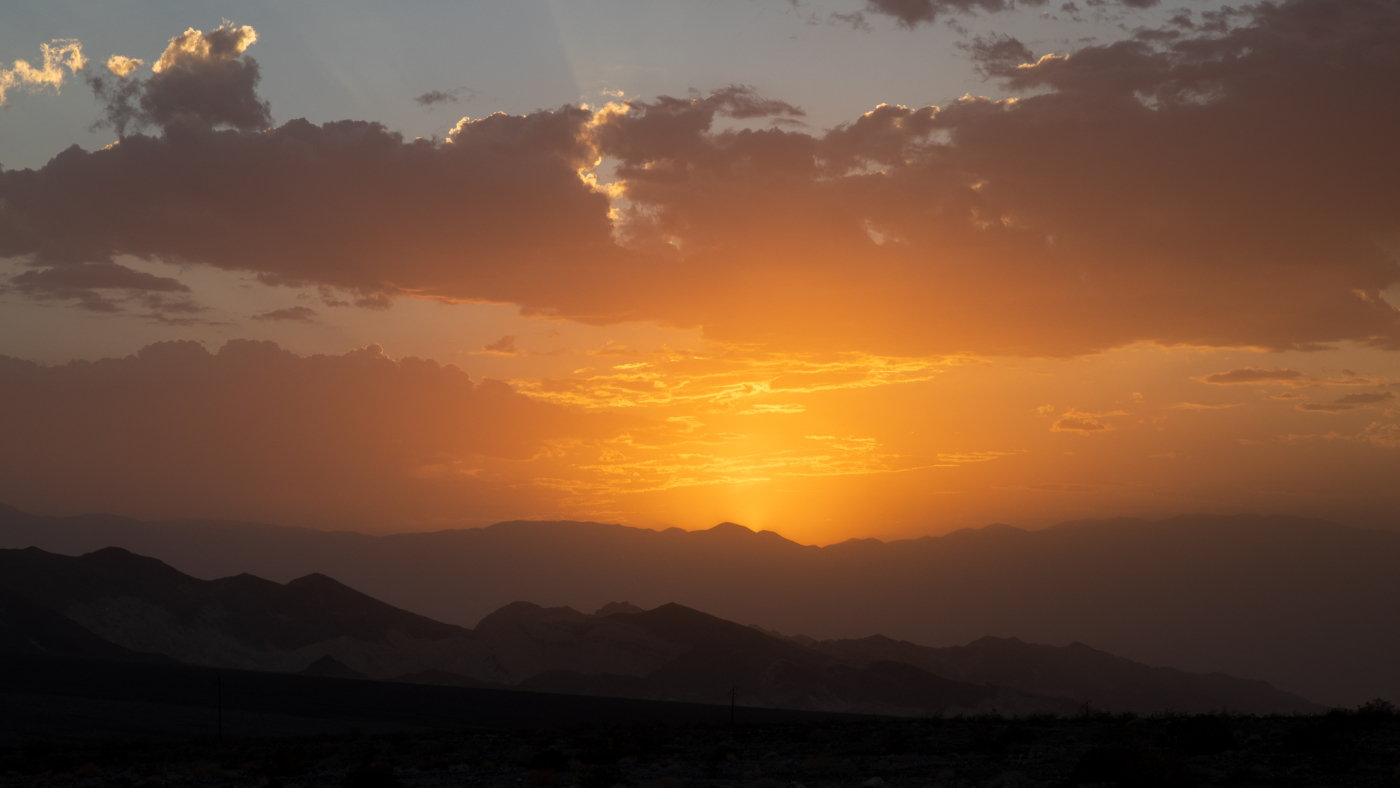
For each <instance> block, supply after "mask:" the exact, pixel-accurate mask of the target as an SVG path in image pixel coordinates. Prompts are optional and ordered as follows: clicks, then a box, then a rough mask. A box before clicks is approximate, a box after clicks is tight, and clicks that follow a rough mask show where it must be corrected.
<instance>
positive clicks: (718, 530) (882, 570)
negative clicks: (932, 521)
mask: <svg viewBox="0 0 1400 788" xmlns="http://www.w3.org/2000/svg"><path fill="white" fill-rule="evenodd" d="M31 545H33V546H38V547H40V548H43V549H45V550H48V551H52V552H56V553H63V554H68V555H78V554H82V553H87V552H91V551H94V550H98V549H100V548H103V547H107V546H120V547H124V548H126V549H129V550H132V551H135V552H137V553H141V554H145V555H150V556H153V557H156V558H159V559H161V560H163V561H165V562H167V563H169V564H170V565H172V566H173V567H175V568H177V569H179V570H181V571H183V572H186V573H188V574H190V575H193V576H195V577H200V578H206V579H212V578H218V577H227V576H230V575H237V574H240V573H251V574H255V575H258V576H260V577H264V578H268V579H269V580H272V581H276V582H279V583H283V582H288V581H291V580H293V579H296V578H302V577H305V576H307V575H310V574H315V573H320V574H323V575H327V576H330V577H334V578H336V579H337V580H339V581H341V582H343V583H346V584H348V585H350V586H352V587H354V588H356V589H359V590H361V591H363V592H364V593H366V594H369V595H370V596H372V597H374V598H376V599H381V600H383V601H384V602H385V603H387V604H390V605H393V606H395V607H398V608H402V609H405V610H412V611H414V612H416V613H418V614H421V615H424V616H427V617H429V618H431V619H434V620H437V621H442V622H447V623H450V624H455V625H457V626H459V627H463V628H466V627H475V626H477V624H478V622H483V623H484V621H483V619H485V618H486V617H487V616H488V615H489V614H492V613H493V612H494V611H497V610H499V609H500V608H502V607H504V606H506V605H508V604H510V603H512V602H515V601H518V600H522V599H523V600H531V601H533V602H535V603H538V604H540V605H542V606H543V607H545V608H561V607H571V608H573V609H575V610H597V609H599V608H600V607H601V606H603V605H605V604H607V603H609V602H613V601H616V600H621V599H626V600H629V601H631V602H632V603H634V604H636V605H638V606H639V607H641V608H646V609H653V608H656V607H658V606H661V605H664V604H666V603H670V602H675V603H677V604H680V605H683V606H685V607H689V608H692V609H696V610H704V611H706V612H708V613H711V614H713V615H715V616H718V617H720V618H722V619H726V620H731V621H739V622H743V623H744V624H755V625H757V626H760V627H762V628H764V629H767V630H772V631H777V632H782V633H786V634H789V635H797V634H803V635H808V636H811V637H812V638H814V639H816V640H818V641H827V640H845V641H853V640H857V639H861V638H867V637H869V636H870V635H872V634H873V633H881V634H883V635H886V636H888V637H890V638H892V639H893V640H895V641H907V642H909V643H910V644H919V645H920V646H924V647H936V648H944V649H946V648H949V647H954V646H958V647H966V648H972V646H966V645H965V644H969V643H972V642H973V641H976V640H978V639H979V638H983V637H984V636H993V637H995V638H999V639H1002V640H1007V639H1010V638H1020V639H1022V640H1024V641H1028V642H1031V643H1045V644H1052V645H1054V646H1059V647H1067V646H1069V644H1072V643H1076V642H1077V643H1087V644H1089V645H1091V646H1092V647H1093V648H1095V649H1102V650H1104V651H1106V652H1111V653H1113V654H1116V655H1119V656H1121V657H1124V658H1126V659H1129V660H1132V661H1134V662H1137V663H1144V664H1147V665H1158V666H1166V665H1169V666H1172V667H1176V668H1180V669H1183V670H1187V671H1192V672H1196V673H1213V672H1223V673H1228V674H1231V675H1236V676H1248V677H1250V678H1258V679H1262V680H1264V681H1267V682H1269V683H1270V684H1271V685H1273V686H1276V687H1279V688H1281V689H1283V690H1287V691H1289V692H1293V693H1297V694H1298V695H1301V696H1303V697H1307V698H1309V699H1311V700H1315V701H1317V702H1320V703H1324V704H1327V705H1355V704H1358V703H1361V702H1364V701H1366V700H1369V699H1371V698H1374V697H1378V696H1379V697H1384V698H1387V699H1390V700H1392V701H1400V672H1397V671H1396V670H1395V668H1394V666H1395V665H1396V664H1400V627H1396V626H1394V622H1395V621H1397V620H1400V534H1397V533H1391V532H1384V531H1371V530H1364V529H1358V528H1352V527H1348V526H1343V525H1337V524H1334V523H1329V522H1324V521H1317V520H1306V519H1300V518H1291V517H1264V516H1255V515H1239V516H1229V517H1224V516H1192V517H1179V518H1174V519H1169V520H1163V521H1158V522H1149V521H1144V520H1130V519H1123V520H1086V521H1076V522H1068V523H1062V524H1060V525H1057V526H1053V527H1051V528H1047V529H1044V530H1039V531H1026V530H1022V529H1018V528H1014V527H1011V526H1006V525H993V526H987V527H985V528H981V529H975V530H971V529H969V530H963V531H956V532H954V533H951V534H948V535H945V536H940V537H925V538H921V539H913V540H902V541H893V542H881V541H878V540H873V539H865V540H850V541H847V542H842V543H839V544H834V545H829V546H825V547H815V546H810V545H801V544H798V543H796V542H793V541H790V540H788V539H785V538H783V537H781V536H779V535H778V534H775V533H772V532H767V531H758V532H754V531H751V530H749V529H747V528H744V527H742V526H739V525H734V524H729V523H726V524H721V525H719V526H716V527H715V528H712V529H709V530H705V531H683V530H680V529H674V528H673V529H668V530H664V531H654V530H648V529H642V528H632V527H626V526H620V525H608V524H600V523H586V522H536V521H518V522H508V523H500V524H497V525H493V526H490V527H486V528H476V529H460V530H446V531H436V532H428V533H409V534H396V535H389V536H369V535H365V534H359V533H351V532H324V531H314V530H308V529H301V528H291V527H282V526H273V525H262V524H250V523H235V522H216V521H166V522H143V521H138V520H133V519H129V518H122V517H115V516H110V515H84V516H77V517H44V516H35V515H30V514H26V513H23V512H20V511H18V510H14V509H10V508H4V509H0V547H27V546H31ZM968 675H969V677H971V676H972V675H973V674H968Z"/></svg>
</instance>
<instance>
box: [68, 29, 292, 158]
mask: <svg viewBox="0 0 1400 788" xmlns="http://www.w3.org/2000/svg"><path fill="white" fill-rule="evenodd" d="M257 40H258V34H257V32H256V31H255V30H253V28H252V27H249V26H248V25H243V26H241V27H239V26H235V25H233V24H232V23H227V22H226V23H224V24H223V25H221V26H219V27H216V28H214V29H213V30H210V31H209V32H207V33H205V32H202V31H199V30H195V29H194V28H190V29H189V30H186V31H185V32H184V33H183V34H182V35H178V36H176V37H174V38H172V39H170V44H169V45H168V46H167V47H166V48H165V52H163V53H162V54H161V56H160V59H159V60H157V61H156V63H155V65H154V66H152V67H151V71H152V72H153V73H152V74H151V76H150V77H149V78H147V79H144V80H142V79H139V78H136V77H134V76H132V74H133V73H134V72H135V64H139V63H141V62H142V61H140V60H134V59H131V58H126V57H119V56H116V55H114V56H112V58H111V59H110V60H108V62H107V67H108V69H109V71H110V72H111V75H110V76H104V75H89V76H88V78H87V80H88V84H89V85H90V86H91V87H92V89H93V93H94V94H95V95H96V96H97V97H98V98H99V99H100V100H101V101H102V102H103V103H104V105H105V106H104V117H103V120H102V121H101V123H102V124H103V125H107V126H110V127H112V128H113V129H115V130H116V132H117V136H119V137H125V136H126V134H127V131H128V130H133V131H134V130H139V129H142V128H146V127H150V126H155V127H158V128H160V129H162V130H163V131H165V132H166V133H171V132H172V131H176V132H181V133H189V132H197V131H208V130H210V129H214V128H218V127H221V126H228V127H232V128H235V129H239V130H241V131H258V130H261V129H263V128H266V127H268V126H270V125H272V112H271V108H270V106H269V105H268V103H267V102H266V101H263V100H262V99H260V98H258V95H257V85H258V81H259V80H260V79H261V74H260V72H259V70H258V63H257V61H256V60H254V59H253V58H251V57H248V56H247V55H245V54H244V52H245V50H247V49H248V47H250V46H252V44H253V43H254V42H256V41H257Z"/></svg>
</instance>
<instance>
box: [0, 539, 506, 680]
mask: <svg viewBox="0 0 1400 788" xmlns="http://www.w3.org/2000/svg"><path fill="white" fill-rule="evenodd" d="M0 585H3V586H4V587H6V588H7V589H8V591H9V592H10V593H11V594H20V595H23V596H24V597H26V598H28V599H30V600H33V601H34V602H35V603H38V604H40V605H43V606H45V607H46V608H48V609H49V610H51V611H54V612H56V613H58V614H61V615H62V616H63V617H64V618H65V620H68V621H70V622H73V623H75V624H76V625H78V626H80V627H82V628H83V629H84V630H86V631H87V632H89V633H91V634H92V635H93V636H96V637H99V638H101V639H103V640H105V641H108V642H109V643H111V644H115V646H114V647H120V648H122V649H126V650H130V651H137V652H151V653H156V654H162V655H165V656H167V657H170V658H172V659H175V660H179V661H181V662H187V663H190V664H197V665H208V666H214V667H227V668H240V669H251V670H273V671H299V670H302V669H304V668H306V667H308V666H309V665H312V664H315V663H316V662H317V661H318V660H322V659H325V658H328V657H329V658H332V659H333V660H334V661H335V662H337V663H345V664H348V665H350V666H351V668H352V669H353V670H355V671H356V672H358V673H362V674H365V675H374V676H378V677H382V678H389V677H392V676H397V675H399V674H401V673H404V672H408V671H410V670H423V669H425V668H427V667H438V668H456V669H458V670H463V671H471V672H475V673H490V672H492V670H493V665H492V664H491V662H490V657H489V656H488V654H487V650H486V649H485V648H484V647H483V646H482V645H480V644H479V643H477V642H476V637H475V634H474V633H473V632H472V631H471V630H469V629H464V628H462V627H456V626H452V625H451V624H443V623H440V622H437V621H433V620H432V619H428V618H425V617H423V616H419V615H416V614H414V613H409V612H407V611H405V610H399V609H397V608H394V607H391V606H390V605H386V604H384V603H383V602H380V601H378V600H376V599H373V598H371V597H368V596H365V595H364V594H361V593H359V592H357V591H355V590H353V589H351V588H347V587H346V586H343V585H341V584H339V583H337V582H335V581H334V580H332V579H330V578H328V577H325V576H323V575H308V576H306V577H303V578H299V579H297V580H293V581H292V582H290V583H287V584H285V585H282V584H279V583H274V582H272V581H270V580H263V579H262V578H259V577H255V576H253V575H249V574H242V575H236V576H233V577H225V578H220V579H217V580H199V579H197V578H194V577H190V576H189V575H185V574H183V573H181V572H179V571H177V570H175V569H174V568H172V567H170V566H169V565H167V564H165V563H163V562H161V561H158V560H156V559H154V558H148V557H145V556H139V555H135V554H133V553H131V552H128V551H126V550H123V549H121V548H118V547H108V548H104V549H102V550H98V551H96V552H92V553H88V554H86V555H83V556H80V557H71V556H63V555H56V554H53V553H47V552H44V551H42V550H39V549H37V548H28V549H25V550H0ZM73 656H103V655H102V654H97V653H89V654H74V655H73Z"/></svg>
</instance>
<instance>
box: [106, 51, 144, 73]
mask: <svg viewBox="0 0 1400 788" xmlns="http://www.w3.org/2000/svg"><path fill="white" fill-rule="evenodd" d="M144 65H146V61H144V60H138V59H136V58H132V57H125V56H122V55H112V56H111V57H109V58H107V70H108V71H110V72H112V73H113V74H115V75H116V76H119V77H127V76H131V74H132V73H133V72H134V71H136V69H138V68H140V67H141V66H144Z"/></svg>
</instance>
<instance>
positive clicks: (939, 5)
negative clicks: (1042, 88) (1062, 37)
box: [833, 0, 1160, 29]
mask: <svg viewBox="0 0 1400 788" xmlns="http://www.w3.org/2000/svg"><path fill="white" fill-rule="evenodd" d="M1159 1H1160V0H1119V2H1112V0H1089V3H1088V5H1090V6H1094V7H1098V6H1107V5H1119V4H1120V3H1121V5H1123V6H1127V7H1130V8H1150V7H1152V6H1155V5H1157V3H1158V2H1159ZM1046 2H1048V0H1021V2H1020V5H1023V6H1043V5H1045V4H1046ZM1016 5H1017V3H1016V0H866V4H865V11H866V12H868V13H872V14H878V15H882V16H888V17H892V18H894V20H895V21H896V22H897V23H898V24H899V26H900V27H905V28H911V29H912V28H915V27H918V26H919V25H923V24H930V23H932V22H934V21H935V20H937V19H938V18H939V17H941V16H946V15H949V14H970V13H973V12H975V11H982V12H984V13H988V14H995V13H998V12H1001V11H1010V10H1011V9H1013V8H1015V7H1016ZM1060 10H1061V11H1064V12H1066V13H1070V14H1077V13H1078V8H1077V7H1076V6H1075V4H1074V3H1066V4H1065V5H1064V6H1062V7H1061V9H1060ZM833 16H834V17H837V18H840V19H842V20H843V21H848V22H850V23H851V24H852V25H853V26H855V20H856V19H858V20H860V21H861V22H862V23H863V22H864V13H862V12H859V11H857V12H855V13H853V14H833Z"/></svg>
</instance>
